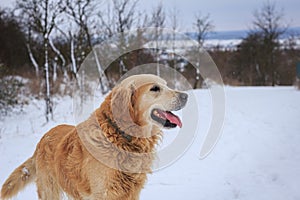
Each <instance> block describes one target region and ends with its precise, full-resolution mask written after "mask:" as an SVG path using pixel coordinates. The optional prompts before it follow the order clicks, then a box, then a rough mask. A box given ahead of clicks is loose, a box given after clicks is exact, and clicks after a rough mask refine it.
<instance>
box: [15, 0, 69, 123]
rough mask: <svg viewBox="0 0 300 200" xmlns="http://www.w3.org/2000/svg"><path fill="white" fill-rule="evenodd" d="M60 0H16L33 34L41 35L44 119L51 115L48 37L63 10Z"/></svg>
mask: <svg viewBox="0 0 300 200" xmlns="http://www.w3.org/2000/svg"><path fill="white" fill-rule="evenodd" d="M61 3H62V0H58V1H54V0H18V1H17V7H18V8H19V9H20V10H21V12H22V14H23V17H26V18H27V20H28V22H29V23H30V24H29V25H30V27H31V29H32V31H33V32H34V33H35V34H38V35H40V36H41V38H42V41H43V48H44V51H43V56H44V80H45V102H46V112H45V116H46V120H47V122H48V121H49V119H50V116H51V117H53V105H52V100H51V91H50V89H51V88H50V74H49V68H50V66H49V64H50V61H49V37H50V34H51V33H52V31H53V29H54V27H55V23H56V20H57V17H58V16H59V15H60V14H61V13H62V12H63V10H64V8H61V7H60V6H59V5H61Z"/></svg>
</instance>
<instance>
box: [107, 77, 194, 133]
mask: <svg viewBox="0 0 300 200" xmlns="http://www.w3.org/2000/svg"><path fill="white" fill-rule="evenodd" d="M187 99H188V95H187V94H186V93H184V92H179V91H175V90H172V89H170V88H169V87H168V86H167V83H166V81H165V80H163V79H161V78H160V77H158V76H155V75H149V74H147V75H146V74H143V75H134V76H130V77H128V78H126V79H124V80H123V81H122V82H121V83H120V84H119V85H117V86H116V87H115V88H114V89H113V91H112V101H111V110H112V114H113V118H114V120H115V121H116V123H117V124H118V126H119V127H120V128H122V129H123V130H126V129H128V128H130V127H132V126H136V125H138V126H148V125H154V126H157V127H159V128H175V127H176V126H179V127H182V122H181V120H180V118H179V117H178V116H176V115H175V114H173V113H172V111H177V110H180V109H182V108H183V107H184V106H185V104H186V103H187Z"/></svg>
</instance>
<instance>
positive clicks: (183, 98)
mask: <svg viewBox="0 0 300 200" xmlns="http://www.w3.org/2000/svg"><path fill="white" fill-rule="evenodd" d="M179 99H180V102H181V104H182V105H185V104H186V102H187V100H188V94H186V93H180V94H179Z"/></svg>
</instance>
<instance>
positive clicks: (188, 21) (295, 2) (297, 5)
mask: <svg viewBox="0 0 300 200" xmlns="http://www.w3.org/2000/svg"><path fill="white" fill-rule="evenodd" d="M12 2H14V1H13V0H0V5H1V6H2V7H3V6H7V5H12V4H13V3H12ZM102 2H105V1H102ZM159 2H162V4H163V5H164V8H165V9H166V13H167V14H168V13H170V11H171V10H172V9H173V8H174V7H176V9H178V10H179V12H178V19H179V23H180V26H181V27H182V29H184V30H190V29H191V27H192V24H193V20H194V16H195V14H196V13H197V12H199V11H201V12H202V13H203V14H208V13H209V14H210V16H211V20H212V21H213V24H214V25H215V31H220V30H245V29H249V28H250V27H251V22H252V20H253V12H254V10H256V9H258V8H260V7H261V6H262V5H263V3H264V2H266V1H264V0H246V1H245V0H140V1H139V9H140V10H141V11H144V10H146V11H147V12H150V11H151V10H152V9H153V7H155V6H156V5H157V4H159ZM271 2H275V3H276V6H277V8H278V9H283V12H284V14H285V16H284V23H287V24H289V25H290V26H291V27H300V0H271ZM102 4H103V3H102Z"/></svg>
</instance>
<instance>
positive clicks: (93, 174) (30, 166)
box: [1, 74, 188, 200]
mask: <svg viewBox="0 0 300 200" xmlns="http://www.w3.org/2000/svg"><path fill="white" fill-rule="evenodd" d="M187 99H188V95H187V94H186V93H184V92H179V91H175V90H172V89H170V88H169V87H167V84H166V81H165V80H163V79H161V78H159V77H158V76H155V75H149V74H148V75H147V74H142V75H134V76H130V77H128V78H126V79H124V80H123V81H122V82H120V84H118V85H117V86H116V87H114V88H113V90H112V91H111V93H109V94H108V96H107V97H106V98H105V101H104V102H103V103H102V104H101V106H100V108H98V109H96V110H95V111H94V112H93V113H92V114H91V116H90V117H89V118H88V119H87V120H86V121H84V122H82V123H80V124H78V125H77V126H71V125H59V126H57V127H55V128H53V129H51V130H50V131H49V132H47V133H46V134H45V135H44V136H43V137H42V139H41V140H40V142H39V143H38V145H37V147H36V150H35V152H34V154H33V156H32V157H30V158H29V159H28V160H27V161H25V162H24V163H23V164H22V165H20V166H19V167H18V168H16V169H15V170H14V171H13V172H12V174H11V175H10V176H9V178H8V179H7V180H6V181H5V183H4V184H3V186H2V189H1V198H2V199H8V198H12V197H13V196H14V195H16V194H17V193H18V192H19V191H20V190H21V189H23V188H24V187H25V186H26V185H27V184H28V183H30V182H32V181H35V182H36V185H37V192H38V197H39V199H42V200H56V199H61V198H63V196H64V195H66V196H67V197H69V198H71V199H82V200H83V199H97V200H101V199H103V200H104V199H105V200H129V199H130V200H137V199H139V194H140V191H141V189H142V188H143V185H144V184H145V181H146V178H147V173H150V172H151V164H152V161H153V160H154V158H155V148H156V144H157V142H158V140H159V139H160V138H161V134H162V129H163V128H175V127H176V126H179V127H181V126H182V122H181V120H180V119H179V117H178V116H176V115H175V114H173V113H172V111H176V110H180V109H182V108H183V107H184V106H185V104H186V102H187Z"/></svg>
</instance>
